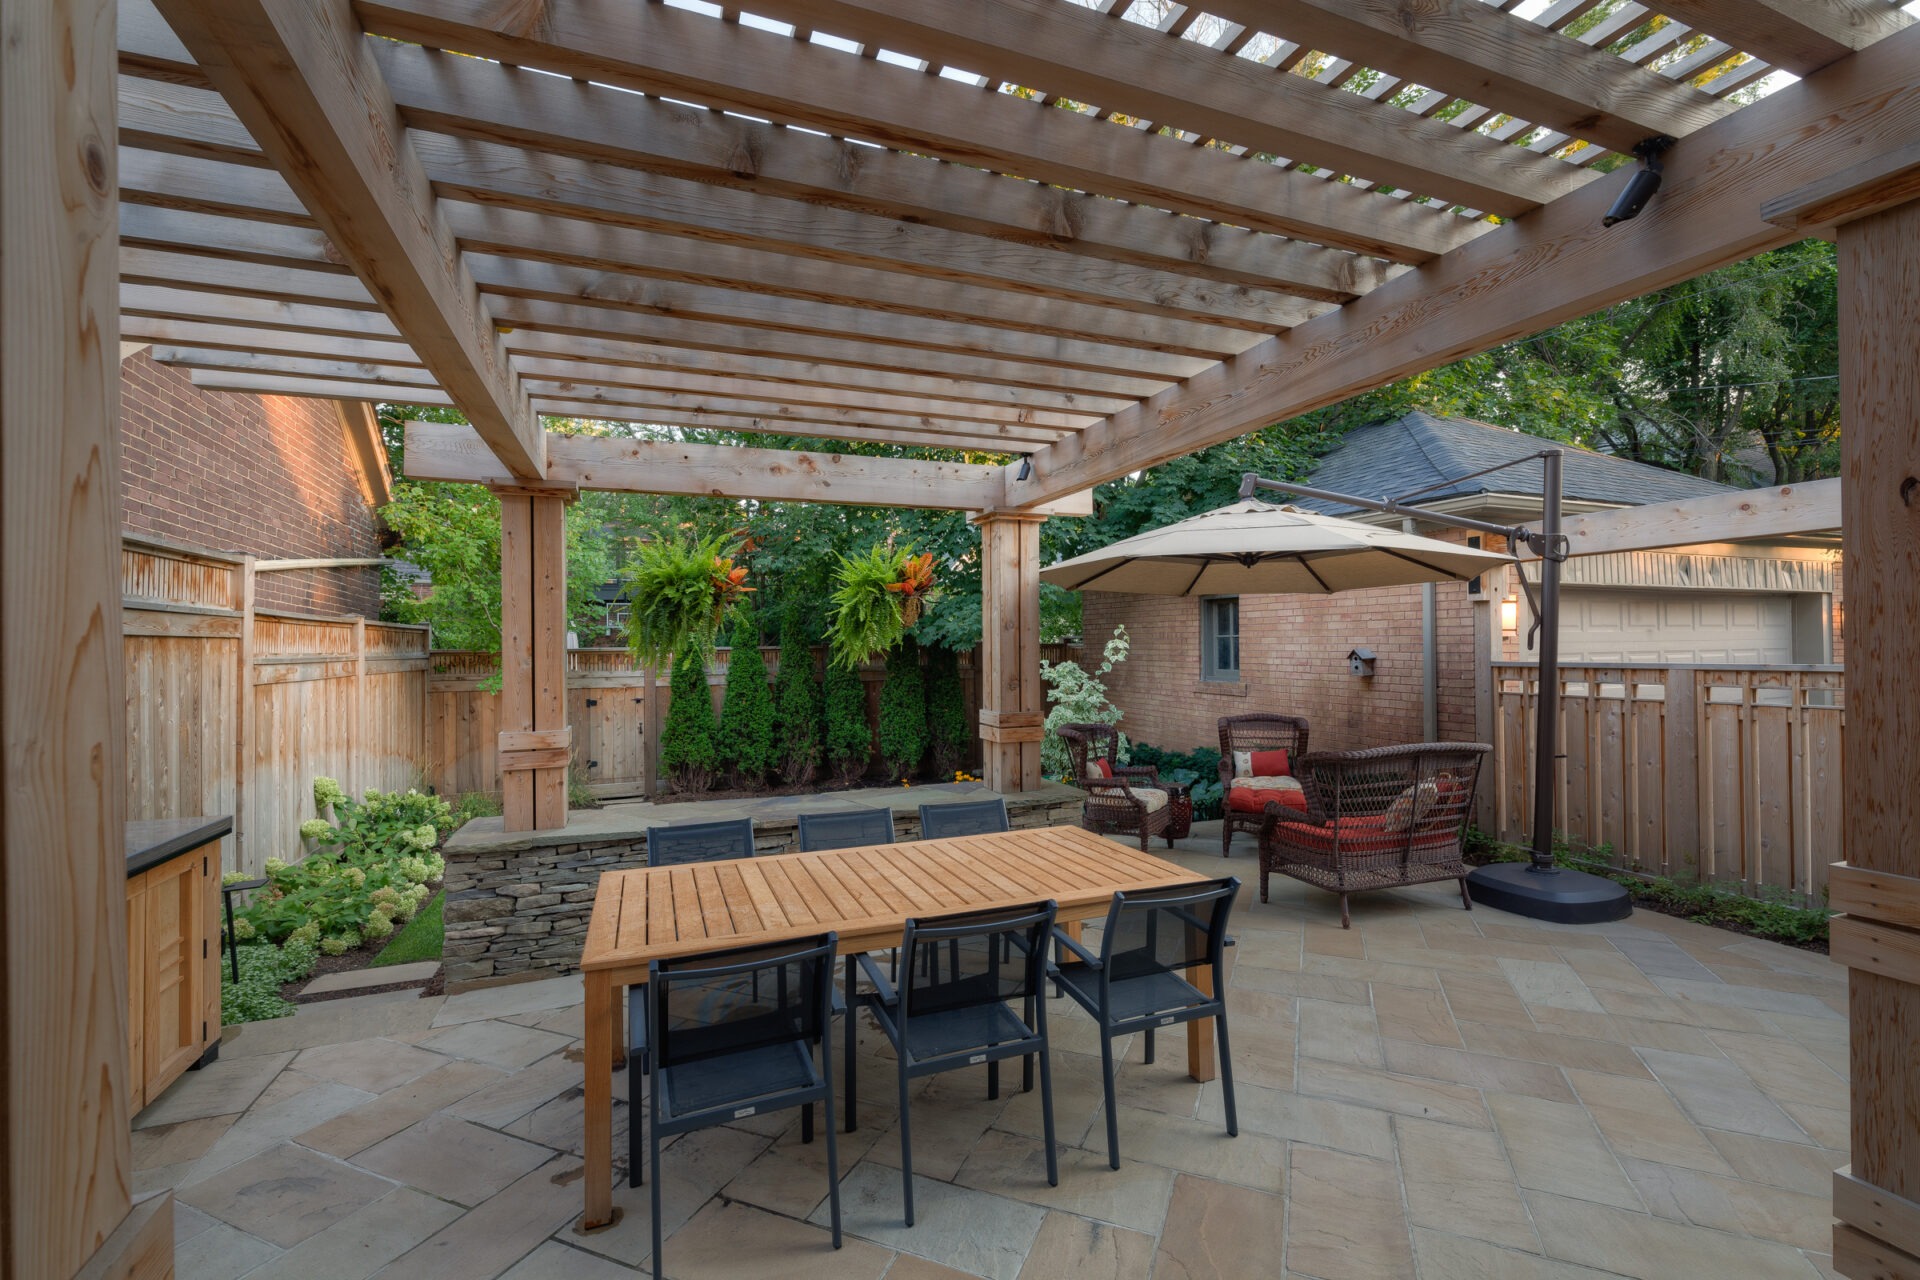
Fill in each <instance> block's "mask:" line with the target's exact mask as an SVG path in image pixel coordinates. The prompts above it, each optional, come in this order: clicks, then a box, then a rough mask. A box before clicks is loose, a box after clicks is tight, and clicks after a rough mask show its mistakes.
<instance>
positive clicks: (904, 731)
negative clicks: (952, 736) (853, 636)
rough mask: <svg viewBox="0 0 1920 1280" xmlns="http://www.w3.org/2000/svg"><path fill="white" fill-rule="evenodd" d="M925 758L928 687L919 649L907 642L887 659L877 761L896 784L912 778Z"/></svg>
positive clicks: (882, 687)
mask: <svg viewBox="0 0 1920 1280" xmlns="http://www.w3.org/2000/svg"><path fill="white" fill-rule="evenodd" d="M926 754H927V687H926V680H925V678H924V677H923V676H922V674H921V672H920V646H919V645H917V644H915V643H914V642H913V641H911V640H908V641H906V642H904V643H903V644H901V645H900V647H899V648H897V649H895V650H894V651H893V652H892V653H890V654H888V655H887V682H886V683H885V684H883V685H881V686H880V758H881V759H882V760H884V761H885V762H886V765H887V773H888V774H889V775H890V776H891V777H892V778H893V779H895V780H896V781H898V780H901V779H907V778H912V777H913V776H914V775H915V774H917V773H918V772H919V771H920V760H921V757H923V756H925V755H926Z"/></svg>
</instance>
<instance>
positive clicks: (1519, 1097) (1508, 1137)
mask: <svg viewBox="0 0 1920 1280" xmlns="http://www.w3.org/2000/svg"><path fill="white" fill-rule="evenodd" d="M1487 1105H1488V1106H1489V1107H1491V1108H1492V1109H1493V1116H1494V1123H1495V1125H1496V1127H1497V1128H1498V1129H1499V1132H1500V1140H1501V1141H1502V1142H1503V1143H1505V1144H1506V1148H1507V1155H1508V1157H1509V1158H1510V1159H1511V1160H1512V1161H1513V1172H1514V1177H1515V1179H1516V1180H1517V1181H1518V1182H1519V1184H1520V1185H1521V1186H1523V1187H1531V1188H1534V1189H1536V1190H1540V1191H1550V1192H1553V1193H1554V1194H1556V1195H1561V1196H1569V1197H1572V1198H1574V1199H1579V1200H1590V1201H1594V1202H1596V1203H1599V1204H1610V1205H1617V1206H1619V1207H1621V1208H1626V1209H1639V1208H1641V1207H1642V1205H1641V1201H1640V1196H1639V1194H1638V1193H1637V1192H1635V1190H1634V1188H1633V1184H1632V1183H1631V1182H1630V1181H1628V1179H1627V1175H1626V1174H1625V1173H1624V1172H1622V1170H1621V1168H1620V1163H1619V1161H1617V1160H1615V1159H1614V1157H1613V1153H1612V1152H1611V1151H1609V1150H1608V1149H1607V1144H1606V1143H1605V1141H1603V1140H1602V1139H1601V1137H1600V1131H1599V1130H1598V1129H1596V1128H1595V1127H1594V1123H1593V1117H1592V1116H1590V1115H1588V1114H1587V1110H1586V1108H1584V1107H1582V1106H1579V1105H1577V1104H1574V1103H1565V1102H1548V1101H1546V1100H1544V1099H1541V1098H1530V1097H1527V1096H1526V1095H1524V1094H1514V1093H1490V1094H1488V1095H1487Z"/></svg>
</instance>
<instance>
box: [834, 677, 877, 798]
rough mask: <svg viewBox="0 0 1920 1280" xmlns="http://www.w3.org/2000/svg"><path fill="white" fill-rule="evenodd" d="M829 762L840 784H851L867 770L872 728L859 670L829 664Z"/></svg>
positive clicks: (871, 752)
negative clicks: (868, 725)
mask: <svg viewBox="0 0 1920 1280" xmlns="http://www.w3.org/2000/svg"><path fill="white" fill-rule="evenodd" d="M826 694H827V697H826V736H827V766H828V767H829V768H830V769H832V770H833V776H834V779H835V780H836V781H838V782H839V783H840V785H841V786H844V787H850V786H852V785H853V784H854V783H856V782H858V781H859V780H860V778H861V776H862V775H863V774H865V773H866V771H867V761H868V760H869V759H870V758H871V757H872V754H873V732H872V730H870V729H869V728H868V727H867V687H866V685H865V684H864V683H862V681H861V679H860V673H859V672H858V671H857V670H849V669H847V668H846V667H843V666H841V665H840V664H839V663H836V662H829V663H828V664H827V680H826Z"/></svg>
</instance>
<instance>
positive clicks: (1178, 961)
mask: <svg viewBox="0 0 1920 1280" xmlns="http://www.w3.org/2000/svg"><path fill="white" fill-rule="evenodd" d="M1239 892H1240V881H1239V879H1238V878H1237V877H1235V876H1228V877H1227V878H1226V879H1224V880H1197V881H1194V882H1193V883H1192V884H1176V885H1169V886H1168V887H1166V888H1164V889H1140V890H1136V891H1134V892H1132V893H1128V892H1125V891H1121V892H1118V893H1115V894H1114V895H1113V905H1112V906H1110V907H1108V908H1107V926H1106V932H1105V935H1104V936H1103V937H1102V938H1101V940H1100V956H1101V965H1100V976H1101V981H1102V982H1124V981H1126V980H1127V979H1129V978H1140V977H1146V976H1149V975H1151V974H1156V973H1169V972H1173V971H1175V970H1179V969H1190V968H1192V967H1193V966H1195V965H1200V964H1210V965H1213V966H1214V981H1215V982H1216V983H1222V984H1223V983H1224V982H1225V980H1226V975H1225V974H1224V973H1222V972H1220V968H1219V966H1220V956H1221V953H1222V951H1223V950H1224V949H1225V947H1226V945H1227V916H1228V914H1229V913H1231V912H1232V910H1233V900H1234V898H1235V896H1236V895H1238V894H1239ZM1221 989H1223V988H1222V987H1221V986H1216V987H1215V990H1216V991H1219V990H1221Z"/></svg>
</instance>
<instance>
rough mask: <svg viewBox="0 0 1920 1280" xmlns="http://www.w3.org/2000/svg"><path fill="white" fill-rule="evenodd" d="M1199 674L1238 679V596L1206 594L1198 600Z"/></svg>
mask: <svg viewBox="0 0 1920 1280" xmlns="http://www.w3.org/2000/svg"><path fill="white" fill-rule="evenodd" d="M1200 678H1201V679H1202V680H1218V681H1223V682H1237V681H1238V680H1239V679H1240V597H1238V596H1209V597H1208V598H1206V599H1204V600H1202V601H1201V602H1200Z"/></svg>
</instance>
